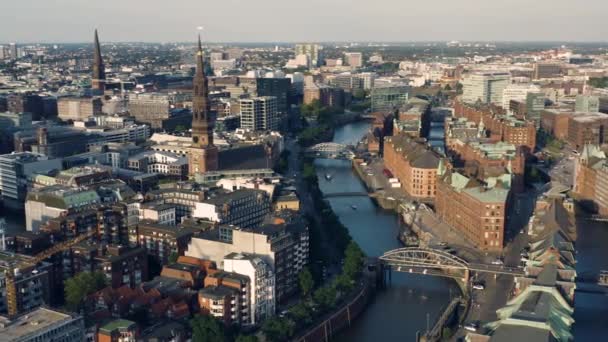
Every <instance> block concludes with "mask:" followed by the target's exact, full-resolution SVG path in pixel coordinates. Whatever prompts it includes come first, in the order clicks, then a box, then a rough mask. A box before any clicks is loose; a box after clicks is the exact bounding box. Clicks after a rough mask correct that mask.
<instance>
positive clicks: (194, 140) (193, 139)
mask: <svg viewBox="0 0 608 342" xmlns="http://www.w3.org/2000/svg"><path fill="white" fill-rule="evenodd" d="M192 142H194V143H195V144H196V143H198V137H197V136H194V137H192Z"/></svg>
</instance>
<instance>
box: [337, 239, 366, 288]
mask: <svg viewBox="0 0 608 342" xmlns="http://www.w3.org/2000/svg"><path fill="white" fill-rule="evenodd" d="M363 257H364V254H363V251H362V250H361V248H359V245H357V243H356V242H355V241H353V240H351V241H350V243H349V244H348V246H346V250H345V251H344V266H343V268H342V272H343V273H344V274H345V275H346V276H348V277H349V278H350V279H351V280H352V279H355V278H356V277H357V276H358V275H359V273H360V272H361V269H362V268H363Z"/></svg>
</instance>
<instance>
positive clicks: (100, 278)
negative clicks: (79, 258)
mask: <svg viewBox="0 0 608 342" xmlns="http://www.w3.org/2000/svg"><path fill="white" fill-rule="evenodd" d="M104 287H106V276H105V275H104V274H103V273H101V272H94V273H91V272H82V273H78V274H77V275H75V276H74V277H72V278H70V279H68V280H66V281H65V286H64V290H65V301H66V306H67V308H68V309H69V310H71V311H78V310H79V309H80V308H81V306H82V303H83V301H84V299H85V298H86V297H87V296H88V295H90V294H91V293H93V292H95V291H99V290H101V289H102V288H104Z"/></svg>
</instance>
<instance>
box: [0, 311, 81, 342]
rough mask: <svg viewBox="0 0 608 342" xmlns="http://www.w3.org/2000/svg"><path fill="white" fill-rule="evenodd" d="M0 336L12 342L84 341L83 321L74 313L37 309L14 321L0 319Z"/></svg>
mask: <svg viewBox="0 0 608 342" xmlns="http://www.w3.org/2000/svg"><path fill="white" fill-rule="evenodd" d="M0 326H1V328H0V336H2V339H3V340H4V339H5V340H6V341H12V342H38V341H64V342H80V341H84V340H85V334H84V332H85V328H84V319H83V318H82V316H79V315H77V314H74V313H64V312H60V311H55V310H52V309H48V308H38V309H36V310H33V311H30V312H28V313H27V314H23V315H21V316H19V317H16V318H14V319H6V318H2V319H0Z"/></svg>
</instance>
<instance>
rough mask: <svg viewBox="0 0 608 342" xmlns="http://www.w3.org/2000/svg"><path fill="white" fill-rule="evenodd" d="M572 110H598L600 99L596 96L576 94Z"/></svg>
mask: <svg viewBox="0 0 608 342" xmlns="http://www.w3.org/2000/svg"><path fill="white" fill-rule="evenodd" d="M574 110H575V111H577V112H599V111H600V99H599V97H597V96H588V95H576V102H575V105H574Z"/></svg>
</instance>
